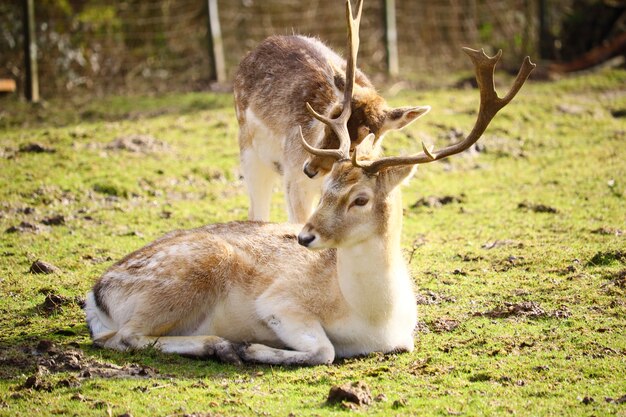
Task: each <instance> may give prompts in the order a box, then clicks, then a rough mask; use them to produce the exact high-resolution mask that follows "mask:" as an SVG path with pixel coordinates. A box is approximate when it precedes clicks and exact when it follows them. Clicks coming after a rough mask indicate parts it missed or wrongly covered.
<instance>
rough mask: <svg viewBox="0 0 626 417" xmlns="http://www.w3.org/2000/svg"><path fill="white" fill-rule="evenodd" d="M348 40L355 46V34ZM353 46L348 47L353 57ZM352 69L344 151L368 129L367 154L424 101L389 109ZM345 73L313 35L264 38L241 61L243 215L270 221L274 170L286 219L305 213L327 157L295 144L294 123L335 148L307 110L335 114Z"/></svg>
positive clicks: (332, 137) (238, 104)
mask: <svg viewBox="0 0 626 417" xmlns="http://www.w3.org/2000/svg"><path fill="white" fill-rule="evenodd" d="M361 10H362V0H359V1H358V5H357V16H356V18H355V19H354V21H355V25H356V27H357V29H358V25H359V23H360V19H361ZM355 39H356V41H357V44H356V47H357V48H358V36H356V37H355ZM357 48H355V49H354V50H352V52H353V53H354V54H355V56H354V60H356V52H357ZM355 71H356V82H355V83H354V91H353V94H352V95H351V97H352V103H351V104H352V106H351V107H352V111H351V113H350V115H349V118H348V121H347V129H348V133H349V135H350V143H351V149H353V148H354V146H356V145H357V144H358V143H360V142H361V141H362V140H363V138H365V137H366V136H367V135H368V134H369V133H373V134H374V136H375V140H374V144H375V146H374V150H373V153H374V155H377V154H378V153H379V151H380V144H381V140H382V138H383V136H384V135H385V133H386V132H388V131H390V130H397V129H402V128H403V127H405V126H407V125H408V124H409V123H411V122H413V121H414V120H416V119H417V118H419V117H420V116H422V115H424V114H425V113H427V112H428V110H430V107H428V106H424V107H401V108H391V107H389V106H388V105H387V103H386V102H385V100H384V99H383V98H382V97H381V96H380V95H379V94H378V93H377V92H376V90H375V89H374V86H373V85H372V83H371V82H370V80H369V79H368V78H367V77H366V76H365V74H363V73H362V72H361V71H359V70H357V69H355ZM348 77H349V75H347V74H346V61H344V60H343V59H342V58H340V57H339V56H338V55H337V54H336V53H335V52H333V51H332V50H331V49H330V48H328V47H327V46H326V45H324V44H323V43H322V42H321V41H319V40H318V39H314V38H310V37H305V36H272V37H269V38H268V39H266V40H265V41H263V42H262V43H261V44H260V45H258V46H257V47H256V49H254V50H253V51H251V52H250V53H249V54H248V55H247V56H246V57H245V58H244V59H243V60H242V61H241V64H240V65H239V69H238V71H237V74H236V76H235V81H234V96H235V110H236V112H237V120H238V122H239V148H240V159H241V170H242V174H243V178H244V181H245V183H246V186H247V189H248V196H249V198H250V208H249V212H248V218H249V219H250V220H263V221H268V220H269V218H270V202H271V196H272V188H273V186H274V184H275V182H276V180H277V179H278V178H279V177H280V175H282V176H283V185H284V192H285V200H286V203H287V212H288V216H289V221H290V222H294V223H302V222H304V221H305V220H306V219H308V218H309V216H310V215H311V213H312V212H313V207H314V205H315V203H317V199H318V198H319V194H320V188H321V184H322V180H323V177H324V176H325V175H326V174H327V173H328V172H329V170H330V168H331V167H332V163H333V160H332V158H328V157H326V156H325V155H324V156H312V155H309V154H307V152H305V151H304V150H303V149H302V146H301V145H300V139H299V133H298V126H301V127H302V133H303V135H304V137H305V138H306V140H307V142H308V143H310V144H312V145H314V146H316V147H318V148H328V149H332V148H336V147H337V145H338V143H339V141H338V139H337V135H336V134H335V133H334V132H333V130H332V129H330V128H328V126H326V125H324V124H323V123H322V122H321V121H320V120H319V118H318V117H316V116H315V115H314V114H313V111H312V109H315V110H317V111H318V112H320V113H321V114H322V115H324V116H328V117H337V116H338V115H339V113H340V112H341V101H342V96H345V95H346V94H347V91H346V88H345V86H346V79H347V78H348Z"/></svg>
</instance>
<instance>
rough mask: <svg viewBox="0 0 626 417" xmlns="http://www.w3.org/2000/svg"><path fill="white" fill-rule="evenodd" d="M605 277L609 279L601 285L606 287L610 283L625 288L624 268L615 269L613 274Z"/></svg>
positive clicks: (625, 270)
mask: <svg viewBox="0 0 626 417" xmlns="http://www.w3.org/2000/svg"><path fill="white" fill-rule="evenodd" d="M607 278H608V279H609V282H607V283H606V284H604V285H602V286H603V287H606V286H607V285H609V284H610V285H614V286H616V287H618V288H621V289H623V290H624V289H626V269H622V270H621V271H617V272H616V273H614V274H610V275H609V276H608V277H607Z"/></svg>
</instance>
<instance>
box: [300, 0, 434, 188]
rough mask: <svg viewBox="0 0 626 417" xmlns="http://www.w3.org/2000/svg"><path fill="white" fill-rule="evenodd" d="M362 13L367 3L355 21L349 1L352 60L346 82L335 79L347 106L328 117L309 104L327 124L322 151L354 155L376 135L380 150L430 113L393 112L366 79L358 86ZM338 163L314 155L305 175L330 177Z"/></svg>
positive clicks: (338, 76) (339, 106) (359, 6)
mask: <svg viewBox="0 0 626 417" xmlns="http://www.w3.org/2000/svg"><path fill="white" fill-rule="evenodd" d="M362 9H363V1H362V0H359V1H358V4H357V14H356V17H353V14H352V8H351V6H350V0H347V1H346V21H347V26H348V59H347V62H346V72H345V78H344V77H342V76H341V73H340V71H339V70H336V75H335V79H334V83H335V86H336V87H337V89H338V90H340V91H343V93H344V98H343V102H342V103H341V104H337V105H336V106H335V107H334V108H333V109H331V111H330V115H329V116H328V117H326V116H323V115H321V114H319V113H318V112H316V111H315V110H314V109H313V108H312V107H311V105H310V104H309V103H306V106H307V110H308V111H309V113H310V114H311V115H313V117H315V118H316V119H318V120H320V121H321V122H323V123H325V124H326V127H325V129H324V135H323V138H322V140H321V142H320V146H319V149H335V150H337V149H342V146H344V147H345V146H347V147H348V148H347V151H348V152H352V151H353V150H354V149H355V147H356V146H357V145H358V144H360V143H361V142H362V141H363V140H364V139H365V137H367V135H368V134H370V133H371V134H373V135H374V141H373V144H374V146H376V145H377V144H378V142H379V141H380V139H382V137H383V136H384V134H385V133H387V132H389V131H391V130H399V129H402V128H404V127H405V126H408V125H409V124H410V123H412V122H414V121H415V120H417V119H418V118H420V117H421V116H423V115H424V114H426V113H428V111H429V110H430V106H417V107H399V108H391V107H389V106H388V105H387V103H386V102H385V100H384V99H383V98H382V97H381V96H380V95H378V93H377V92H376V90H375V89H374V87H373V86H372V85H371V84H370V83H369V81H368V80H367V79H366V78H365V77H364V76H361V77H360V79H359V81H360V82H359V83H355V80H356V78H357V77H358V75H359V73H358V71H357V69H356V59H357V53H358V49H359V26H360V22H361V12H362ZM338 129H339V130H341V131H338ZM343 135H347V137H348V139H349V141H348V143H347V144H342V136H343ZM331 153H332V152H331ZM334 161H335V159H334V158H332V157H331V156H329V155H328V154H324V155H311V157H310V158H309V159H308V160H307V161H306V162H305V164H304V173H305V174H306V175H307V176H309V177H310V178H313V177H315V176H316V175H318V174H319V173H321V174H326V173H327V172H328V171H330V169H331V168H332V165H333V162H334Z"/></svg>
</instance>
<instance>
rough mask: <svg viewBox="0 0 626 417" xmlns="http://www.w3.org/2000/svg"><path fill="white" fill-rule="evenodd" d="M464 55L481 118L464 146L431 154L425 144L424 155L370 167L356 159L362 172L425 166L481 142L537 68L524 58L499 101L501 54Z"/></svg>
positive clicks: (391, 159) (473, 52)
mask: <svg viewBox="0 0 626 417" xmlns="http://www.w3.org/2000/svg"><path fill="white" fill-rule="evenodd" d="M463 52H465V53H466V54H467V55H468V56H469V57H470V59H471V60H472V62H473V63H474V68H475V69H476V81H478V87H479V89H480V108H479V110H478V116H477V117H476V123H475V124H474V128H473V129H472V131H471V132H470V134H469V135H468V136H467V137H466V138H465V139H464V140H462V141H461V142H458V143H455V144H453V145H450V146H447V147H445V148H443V149H441V150H439V151H432V150H429V149H428V148H426V146H425V145H424V144H423V143H422V149H423V152H420V153H418V154H415V155H409V156H391V157H387V158H380V159H378V160H375V161H372V162H371V163H360V162H358V161H357V160H356V158H353V161H352V162H353V164H355V165H356V166H359V167H361V168H363V169H364V170H365V171H367V172H369V173H375V172H378V171H380V170H381V169H383V168H386V167H390V166H396V165H414V164H425V163H428V162H433V161H437V160H439V159H443V158H446V157H448V156H450V155H454V154H457V153H460V152H463V151H464V150H466V149H468V148H469V147H470V146H472V145H473V144H474V143H476V142H477V141H478V139H480V137H481V136H482V134H483V133H484V132H485V129H487V126H489V123H490V122H491V120H492V119H493V117H494V116H495V115H496V113H497V112H498V111H499V110H500V109H502V108H503V107H504V106H506V105H507V104H509V102H510V101H511V100H512V99H513V97H515V95H516V94H517V92H518V91H519V90H520V88H522V85H524V82H526V80H527V79H528V76H529V75H530V73H531V72H532V70H533V69H534V68H535V67H536V65H535V64H533V63H532V62H530V58H529V57H526V58H524V62H523V63H522V66H521V67H520V70H519V72H518V73H517V77H516V78H515V81H514V82H513V86H512V87H511V89H510V90H509V92H508V93H507V95H506V96H504V97H503V98H500V97H498V93H496V89H495V85H494V81H493V73H494V71H495V68H496V64H497V63H498V61H499V60H500V57H501V56H502V50H500V51H498V53H497V54H496V55H495V56H493V57H489V56H487V55H486V54H485V51H484V50H480V51H477V50H475V49H470V48H463Z"/></svg>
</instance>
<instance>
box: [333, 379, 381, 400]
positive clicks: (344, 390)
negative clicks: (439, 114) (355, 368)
mask: <svg viewBox="0 0 626 417" xmlns="http://www.w3.org/2000/svg"><path fill="white" fill-rule="evenodd" d="M327 401H328V403H330V404H335V403H343V402H351V403H354V404H357V405H368V404H371V403H372V395H371V394H370V389H369V387H368V386H367V384H366V383H365V382H363V381H358V382H349V383H346V384H343V385H340V386H339V385H335V386H334V387H332V388H331V389H330V392H329V393H328V399H327Z"/></svg>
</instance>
